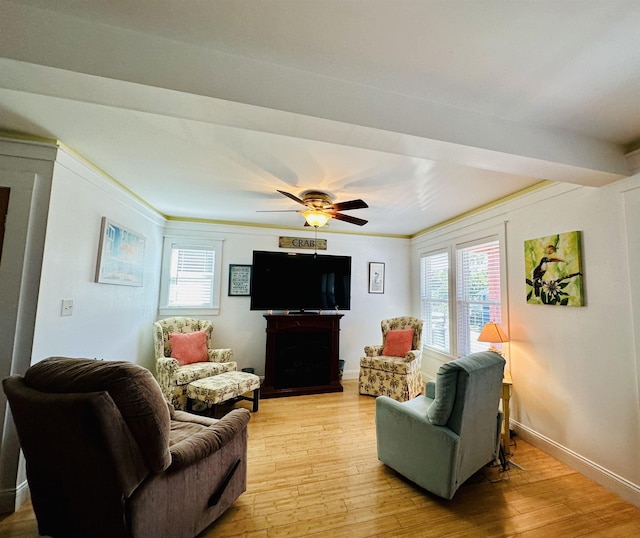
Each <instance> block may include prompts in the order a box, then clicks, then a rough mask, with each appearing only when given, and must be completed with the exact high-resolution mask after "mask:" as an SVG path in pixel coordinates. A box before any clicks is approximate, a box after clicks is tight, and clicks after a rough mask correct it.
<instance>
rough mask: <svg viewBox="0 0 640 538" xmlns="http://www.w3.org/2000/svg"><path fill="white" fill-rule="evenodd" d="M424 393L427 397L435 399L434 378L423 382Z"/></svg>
mask: <svg viewBox="0 0 640 538" xmlns="http://www.w3.org/2000/svg"><path fill="white" fill-rule="evenodd" d="M424 395H425V396H426V397H427V398H431V399H432V400H435V398H436V380H435V379H431V380H429V381H427V382H426V383H425V386H424Z"/></svg>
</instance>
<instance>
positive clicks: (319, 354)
mask: <svg viewBox="0 0 640 538" xmlns="http://www.w3.org/2000/svg"><path fill="white" fill-rule="evenodd" d="M342 316H343V314H265V316H264V317H265V319H266V320H267V329H266V331H267V349H266V363H265V379H264V383H263V384H262V387H261V396H262V398H276V397H281V396H299V395H302V394H319V393H323V392H342V385H341V384H340V378H339V371H338V359H339V355H340V318H342Z"/></svg>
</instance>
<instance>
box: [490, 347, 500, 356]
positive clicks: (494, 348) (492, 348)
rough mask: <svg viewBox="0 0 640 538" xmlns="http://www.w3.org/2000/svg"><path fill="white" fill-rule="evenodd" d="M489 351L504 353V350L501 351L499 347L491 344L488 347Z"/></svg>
mask: <svg viewBox="0 0 640 538" xmlns="http://www.w3.org/2000/svg"><path fill="white" fill-rule="evenodd" d="M487 351H493V352H494V353H497V354H498V355H502V351H500V350H499V349H498V348H497V347H494V346H491V347H490V348H489V349H487Z"/></svg>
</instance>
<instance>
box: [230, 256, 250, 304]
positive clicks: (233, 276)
mask: <svg viewBox="0 0 640 538" xmlns="http://www.w3.org/2000/svg"><path fill="white" fill-rule="evenodd" d="M229 295H231V296H236V297H243V296H245V297H246V296H249V295H251V265H236V264H229Z"/></svg>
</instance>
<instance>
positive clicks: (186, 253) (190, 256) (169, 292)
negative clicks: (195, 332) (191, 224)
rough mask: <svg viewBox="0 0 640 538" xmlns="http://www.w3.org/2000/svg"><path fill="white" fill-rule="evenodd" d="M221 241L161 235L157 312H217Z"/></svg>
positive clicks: (166, 313)
mask: <svg viewBox="0 0 640 538" xmlns="http://www.w3.org/2000/svg"><path fill="white" fill-rule="evenodd" d="M221 257H222V241H204V240H194V241H186V240H185V239H182V238H169V237H167V238H165V245H164V254H163V264H162V283H161V296H160V305H161V306H160V313H161V314H162V315H171V314H186V313H187V312H186V311H187V310H188V311H193V312H194V313H200V314H217V313H218V311H219V308H220V269H221V263H220V258H221Z"/></svg>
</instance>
